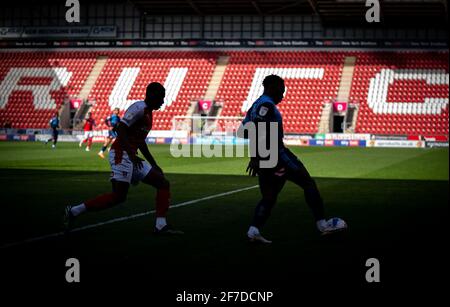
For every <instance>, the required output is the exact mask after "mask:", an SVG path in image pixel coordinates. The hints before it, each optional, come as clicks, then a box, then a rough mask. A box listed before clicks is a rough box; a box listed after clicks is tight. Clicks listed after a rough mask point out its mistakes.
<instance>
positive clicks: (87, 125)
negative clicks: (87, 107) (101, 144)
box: [80, 112, 95, 151]
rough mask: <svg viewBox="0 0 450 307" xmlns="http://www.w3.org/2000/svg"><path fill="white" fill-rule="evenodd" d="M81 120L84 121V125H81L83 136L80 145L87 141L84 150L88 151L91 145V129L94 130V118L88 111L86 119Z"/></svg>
mask: <svg viewBox="0 0 450 307" xmlns="http://www.w3.org/2000/svg"><path fill="white" fill-rule="evenodd" d="M83 122H84V125H83V130H84V137H83V139H82V140H81V141H80V147H81V146H83V144H84V143H86V142H87V146H86V151H90V150H91V145H92V137H93V133H92V131H94V127H95V119H94V118H92V113H91V112H89V113H88V115H87V117H86V119H85V120H84V121H83Z"/></svg>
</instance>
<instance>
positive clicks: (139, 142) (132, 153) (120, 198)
mask: <svg viewBox="0 0 450 307" xmlns="http://www.w3.org/2000/svg"><path fill="white" fill-rule="evenodd" d="M164 96H165V89H164V87H163V86H162V85H161V84H160V83H157V82H153V83H150V84H149V85H148V86H147V90H146V96H145V100H144V101H137V102H135V103H133V104H132V105H131V106H130V107H129V108H128V109H127V111H126V112H125V115H124V117H123V118H122V119H121V121H120V122H119V125H118V127H117V129H116V131H117V138H116V140H115V141H114V143H113V145H112V147H111V151H110V153H109V163H110V165H111V171H112V172H111V183H112V192H111V193H106V194H103V195H99V196H97V197H95V198H93V199H90V200H87V201H85V202H84V203H82V204H79V205H76V206H67V207H66V209H65V214H64V226H65V228H66V232H68V231H70V229H71V228H72V225H73V222H74V219H75V217H77V216H78V215H80V214H81V213H84V212H86V211H98V210H103V209H107V208H110V207H112V206H115V205H118V204H120V203H123V202H124V201H125V200H126V198H127V194H128V188H129V187H130V184H133V185H136V184H138V183H139V181H142V182H143V183H145V184H148V185H151V186H153V187H155V188H156V225H155V228H154V233H155V234H182V232H181V231H178V230H175V229H173V228H172V227H171V226H170V225H168V224H167V221H166V214H167V211H168V209H169V203H170V185H169V181H167V179H166V178H165V177H164V174H163V171H162V170H161V168H160V167H159V166H158V164H157V163H156V161H155V159H154V158H153V156H152V155H151V153H150V151H149V150H148V147H147V144H146V142H145V139H146V137H147V135H148V133H149V131H150V129H151V128H152V119H153V115H152V112H153V110H158V109H159V108H160V107H161V106H162V104H163V103H164ZM138 149H139V151H140V152H141V154H142V155H143V156H144V158H145V159H146V160H147V161H148V162H147V161H144V160H143V159H141V158H140V157H138V155H137V151H138Z"/></svg>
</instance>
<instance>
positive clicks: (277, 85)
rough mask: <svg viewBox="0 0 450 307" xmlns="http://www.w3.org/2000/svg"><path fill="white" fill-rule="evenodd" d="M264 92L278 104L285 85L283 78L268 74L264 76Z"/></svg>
mask: <svg viewBox="0 0 450 307" xmlns="http://www.w3.org/2000/svg"><path fill="white" fill-rule="evenodd" d="M263 86H264V94H265V95H267V96H270V97H271V98H272V99H273V102H275V104H278V103H279V102H280V101H281V100H282V99H283V96H284V91H285V90H286V87H285V86H284V80H283V79H282V78H281V77H280V76H277V75H269V76H267V77H265V78H264V81H263Z"/></svg>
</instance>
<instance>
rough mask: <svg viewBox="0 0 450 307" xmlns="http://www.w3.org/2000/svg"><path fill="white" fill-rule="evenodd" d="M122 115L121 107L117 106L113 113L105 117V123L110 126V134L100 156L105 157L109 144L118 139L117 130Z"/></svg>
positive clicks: (99, 153)
mask: <svg viewBox="0 0 450 307" xmlns="http://www.w3.org/2000/svg"><path fill="white" fill-rule="evenodd" d="M119 122H120V116H119V108H115V109H114V111H113V114H111V116H109V117H108V118H106V119H105V124H106V125H107V126H108V127H109V131H108V136H107V137H106V139H105V143H104V144H103V147H102V148H101V149H100V151H99V152H98V156H99V157H100V158H102V159H104V158H105V151H106V149H107V148H108V146H109V145H110V144H111V143H112V142H113V141H114V140H115V139H116V137H117V132H116V128H117V126H118V125H119Z"/></svg>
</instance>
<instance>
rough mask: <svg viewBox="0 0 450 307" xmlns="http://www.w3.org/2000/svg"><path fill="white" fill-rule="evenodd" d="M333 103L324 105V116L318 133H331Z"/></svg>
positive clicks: (321, 117) (321, 118) (322, 115)
mask: <svg viewBox="0 0 450 307" xmlns="http://www.w3.org/2000/svg"><path fill="white" fill-rule="evenodd" d="M331 106H332V104H331V103H325V104H324V105H323V109H322V114H321V116H320V121H319V129H318V133H328V132H330V117H331V110H332V107H331Z"/></svg>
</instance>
